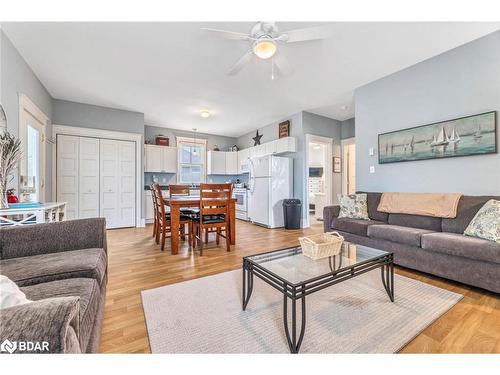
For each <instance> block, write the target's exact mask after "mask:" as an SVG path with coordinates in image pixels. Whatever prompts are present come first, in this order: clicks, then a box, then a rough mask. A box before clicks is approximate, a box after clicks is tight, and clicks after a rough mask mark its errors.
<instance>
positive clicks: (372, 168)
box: [370, 165, 375, 173]
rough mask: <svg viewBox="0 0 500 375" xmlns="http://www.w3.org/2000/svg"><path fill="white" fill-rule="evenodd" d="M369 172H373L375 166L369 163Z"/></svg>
mask: <svg viewBox="0 0 500 375" xmlns="http://www.w3.org/2000/svg"><path fill="white" fill-rule="evenodd" d="M370 173H375V166H374V165H370Z"/></svg>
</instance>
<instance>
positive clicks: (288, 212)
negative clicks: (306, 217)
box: [283, 199, 302, 229]
mask: <svg viewBox="0 0 500 375" xmlns="http://www.w3.org/2000/svg"><path fill="white" fill-rule="evenodd" d="M283 217H284V219H285V229H300V218H301V217H302V203H301V202H300V199H284V200H283Z"/></svg>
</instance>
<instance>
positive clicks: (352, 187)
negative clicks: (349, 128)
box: [346, 143, 356, 194]
mask: <svg viewBox="0 0 500 375" xmlns="http://www.w3.org/2000/svg"><path fill="white" fill-rule="evenodd" d="M346 148H347V194H355V193H356V145H355V144H354V143H353V144H350V145H347V147H346Z"/></svg>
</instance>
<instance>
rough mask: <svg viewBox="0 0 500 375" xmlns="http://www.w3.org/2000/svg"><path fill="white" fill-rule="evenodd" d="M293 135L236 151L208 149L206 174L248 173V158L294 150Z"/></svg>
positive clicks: (294, 140)
mask: <svg viewBox="0 0 500 375" xmlns="http://www.w3.org/2000/svg"><path fill="white" fill-rule="evenodd" d="M296 151H297V144H296V139H295V137H285V138H280V139H276V140H274V141H271V142H266V143H263V144H261V145H257V146H253V147H249V148H245V149H243V150H240V151H238V152H233V151H230V152H225V151H208V152H207V174H209V175H211V174H212V175H217V174H218V175H238V174H243V173H248V171H249V165H248V159H250V158H258V157H260V156H266V155H273V154H276V155H278V154H284V153H287V152H296Z"/></svg>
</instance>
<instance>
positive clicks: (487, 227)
mask: <svg viewBox="0 0 500 375" xmlns="http://www.w3.org/2000/svg"><path fill="white" fill-rule="evenodd" d="M464 234H465V235H466V236H471V237H479V238H483V239H485V240H490V241H495V242H497V243H500V201H497V200H494V199H490V200H489V201H488V202H486V203H485V204H484V206H483V207H481V209H480V210H479V211H478V212H477V214H476V216H474V218H473V219H472V220H471V222H470V223H469V226H468V227H467V228H465V232H464Z"/></svg>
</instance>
